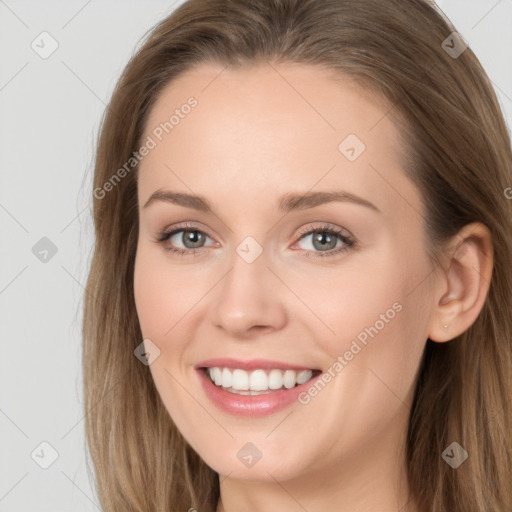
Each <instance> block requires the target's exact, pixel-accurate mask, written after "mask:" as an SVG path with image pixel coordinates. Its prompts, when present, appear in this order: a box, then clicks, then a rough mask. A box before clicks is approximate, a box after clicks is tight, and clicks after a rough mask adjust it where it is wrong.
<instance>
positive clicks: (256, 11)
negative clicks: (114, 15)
mask: <svg viewBox="0 0 512 512" xmlns="http://www.w3.org/2000/svg"><path fill="white" fill-rule="evenodd" d="M511 168H512V153H511V146H510V139H509V136H508V133H507V128H506V125H505V122H504V119H503V114H502V112H501V110H500V107H499V104H498V101H497V99H496V96H495V93H494V91H493V88H492V86H491V85H490V81H489V79H488V78H487V76H486V74H485V72H484V70H483V69H482V67H481V65H480V64H479V62H478V60H477V58H476V57H475V55H474V54H473V52H472V51H471V49H470V48H468V47H467V45H466V44H465V42H464V40H463V39H462V38H461V37H460V36H459V35H458V34H457V33H456V31H455V30H454V28H453V26H452V25H451V24H450V23H449V21H448V20H446V19H445V18H444V17H443V16H442V15H441V14H440V13H439V12H438V11H437V9H436V8H435V6H434V5H433V4H431V3H429V2H428V1H427V0H411V1H409V2H407V3H406V8H404V2H403V0H385V1H383V0H300V1H299V0H255V1H251V2H244V1H242V0H231V1H226V0H212V1H209V2H204V1H202V0H189V1H187V2H185V3H184V4H183V5H182V6H180V7H179V8H178V9H176V11H174V12H173V13H172V15H171V16H169V17H168V18H167V19H165V20H163V21H162V22H161V23H159V24H158V25H157V26H156V27H155V28H154V29H153V30H152V31H151V33H150V34H149V36H148V37H147V39H146V40H145V42H144V44H143V45H142V47H141V48H140V49H139V50H138V51H137V53H136V55H135V56H134V57H133V58H132V59H131V61H130V62H129V63H128V65H127V66H126V69H125V71H124V72H123V74H122V76H121V78H120V80H119V83H118V84H117V87H116V89H115V91H114V94H113V97H112V101H111V102H110V104H109V108H108V111H107V112H106V117H105V119H104V122H103V126H102V130H101V133H100V136H99V139H98V150H97V159H96V168H95V176H94V193H93V195H94V198H93V202H94V221H95V236H96V245H95V250H94V257H93V260H92V263H91V269H90V274H89V279H88V282H87V294H86V296H85V311H84V387H85V398H86V400H85V408H86V411H89V412H88V414H87V416H86V422H87V423H86V433H87V441H88V446H89V449H90V452H91V455H92V461H93V464H94V469H95V471H96V485H97V488H98V492H99V498H100V501H101V505H102V508H103V510H105V511H108V512H110V511H121V510H122V511H128V510H129V511H141V512H142V511H145V512H147V511H153V510H154V511H157V510H158V511H160V510H162V511H163V510H166V511H170V510H172V511H181V510H197V511H200V512H201V511H212V512H214V511H216V512H232V511H245V510H251V511H263V510H269V509H270V508H272V509H276V508H278V509H279V510H281V511H292V510H308V511H309V512H313V511H319V510H350V511H352V512H355V511H362V510H379V511H381V512H388V511H389V512H391V511H398V510H400V511H409V512H468V511H475V512H484V511H489V510H492V511H493V512H505V511H509V510H511V509H512V489H511V485H510V482H511V481H512V478H511V477H512V474H511V471H512V470H511V468H512V460H511V459H512V442H511V441H512V439H511V437H512V432H511V430H510V424H511V420H512V410H511V403H510V399H511V396H512V360H511V353H512V351H511V340H512V307H511V306H512V268H511V265H512V263H511V260H510V258H509V254H510V252H511V251H512V235H511V230H510V219H511V218H512V216H511V213H512V211H511V201H510V200H509V199H508V198H509V197H510V194H507V190H510V186H511V184H512V169H511Z"/></svg>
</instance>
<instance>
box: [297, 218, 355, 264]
mask: <svg viewBox="0 0 512 512" xmlns="http://www.w3.org/2000/svg"><path fill="white" fill-rule="evenodd" d="M300 235H301V236H300V240H299V242H301V241H303V240H306V239H307V238H309V237H311V236H312V238H311V241H310V243H309V244H306V245H309V248H306V249H304V250H305V252H306V254H305V256H307V257H308V258H325V257H329V256H330V257H332V256H335V255H338V254H341V253H343V252H345V251H347V250H349V249H350V248H351V247H354V245H355V240H354V239H353V238H352V237H351V236H348V235H346V234H344V233H343V232H342V231H341V230H340V229H338V228H333V227H332V226H327V225H325V226H320V227H317V228H314V229H309V230H304V231H301V232H300ZM299 242H297V243H299ZM338 242H341V244H338Z"/></svg>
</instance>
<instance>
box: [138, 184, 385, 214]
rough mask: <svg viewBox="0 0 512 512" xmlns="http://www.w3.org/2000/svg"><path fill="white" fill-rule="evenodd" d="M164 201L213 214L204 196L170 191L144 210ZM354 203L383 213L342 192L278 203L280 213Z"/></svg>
mask: <svg viewBox="0 0 512 512" xmlns="http://www.w3.org/2000/svg"><path fill="white" fill-rule="evenodd" d="M158 201H162V202H166V203H172V204H176V205H178V206H183V207H185V208H191V209H194V210H198V211H201V212H205V213H213V207H212V205H211V203H210V202H209V201H208V199H206V198H205V197H203V196H199V195H194V194H186V193H184V192H172V191H170V190H162V189H159V190H156V191H155V192H153V193H152V194H151V196H150V197H149V199H148V200H147V201H146V204H145V205H144V208H147V207H148V206H150V205H151V204H153V203H155V202H158ZM334 201H337V202H342V203H353V204H357V205H360V206H365V207H366V208H369V209H371V210H374V211H376V212H378V213H381V211H380V210H379V209H378V208H377V207H376V206H375V205H374V204H373V203H371V202H370V201H367V200H366V199H363V198H362V197H359V196H356V195H354V194H351V193H349V192H345V191H342V190H337V191H329V192H327V191H326V192H306V193H304V194H296V193H288V194H285V195H284V196H282V197H281V198H280V199H279V201H278V211H279V212H281V213H289V212H291V211H294V210H307V209H309V208H314V207H315V206H320V205H322V204H325V203H331V202H334Z"/></svg>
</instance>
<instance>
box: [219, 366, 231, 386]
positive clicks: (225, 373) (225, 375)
mask: <svg viewBox="0 0 512 512" xmlns="http://www.w3.org/2000/svg"><path fill="white" fill-rule="evenodd" d="M232 382H233V374H232V373H231V372H230V371H229V370H228V369H227V368H224V369H223V370H222V382H221V384H222V386H224V387H225V388H229V387H231V386H232ZM216 384H217V383H216Z"/></svg>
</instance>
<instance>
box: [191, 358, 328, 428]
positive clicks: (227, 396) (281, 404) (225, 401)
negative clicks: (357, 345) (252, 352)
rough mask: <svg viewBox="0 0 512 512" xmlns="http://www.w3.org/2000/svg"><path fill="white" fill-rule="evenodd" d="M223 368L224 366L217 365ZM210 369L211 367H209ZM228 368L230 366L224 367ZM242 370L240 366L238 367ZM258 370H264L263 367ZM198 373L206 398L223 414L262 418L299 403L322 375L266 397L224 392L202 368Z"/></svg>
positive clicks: (198, 369)
mask: <svg viewBox="0 0 512 512" xmlns="http://www.w3.org/2000/svg"><path fill="white" fill-rule="evenodd" d="M216 366H223V365H216ZM208 367H210V366H209V365H208ZM223 367H224V368H228V366H223ZM238 368H240V366H238ZM258 368H260V369H263V368H262V367H261V366H259V367H258ZM272 368H282V366H272ZM197 373H198V375H199V379H200V381H201V385H202V386H203V389H204V391H205V393H206V396H207V397H208V398H209V399H210V400H211V401H212V402H213V404H214V405H215V406H216V407H217V408H219V409H220V410H221V411H223V412H227V413H228V414H232V415H234V416H247V417H252V418H255V417H261V416H267V415H269V414H273V413H275V412H278V411H280V410H282V409H285V408H286V407H288V406H290V405H292V404H293V403H294V402H297V401H298V396H299V394H300V393H301V392H303V391H305V390H306V389H307V388H308V387H309V386H311V385H312V384H313V383H314V382H315V381H316V380H317V379H318V378H319V377H320V376H321V375H322V374H321V373H319V374H318V375H317V376H316V377H313V378H312V379H310V380H308V381H307V382H305V383H304V384H300V385H299V386H295V387H294V388H291V389H286V390H282V391H273V392H272V393H268V394H264V395H237V394H235V393H230V392H229V391H224V390H223V389H222V388H221V387H219V386H216V385H215V384H214V383H213V382H212V381H211V379H210V378H209V377H208V375H207V374H206V371H205V370H204V369H202V368H197Z"/></svg>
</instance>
